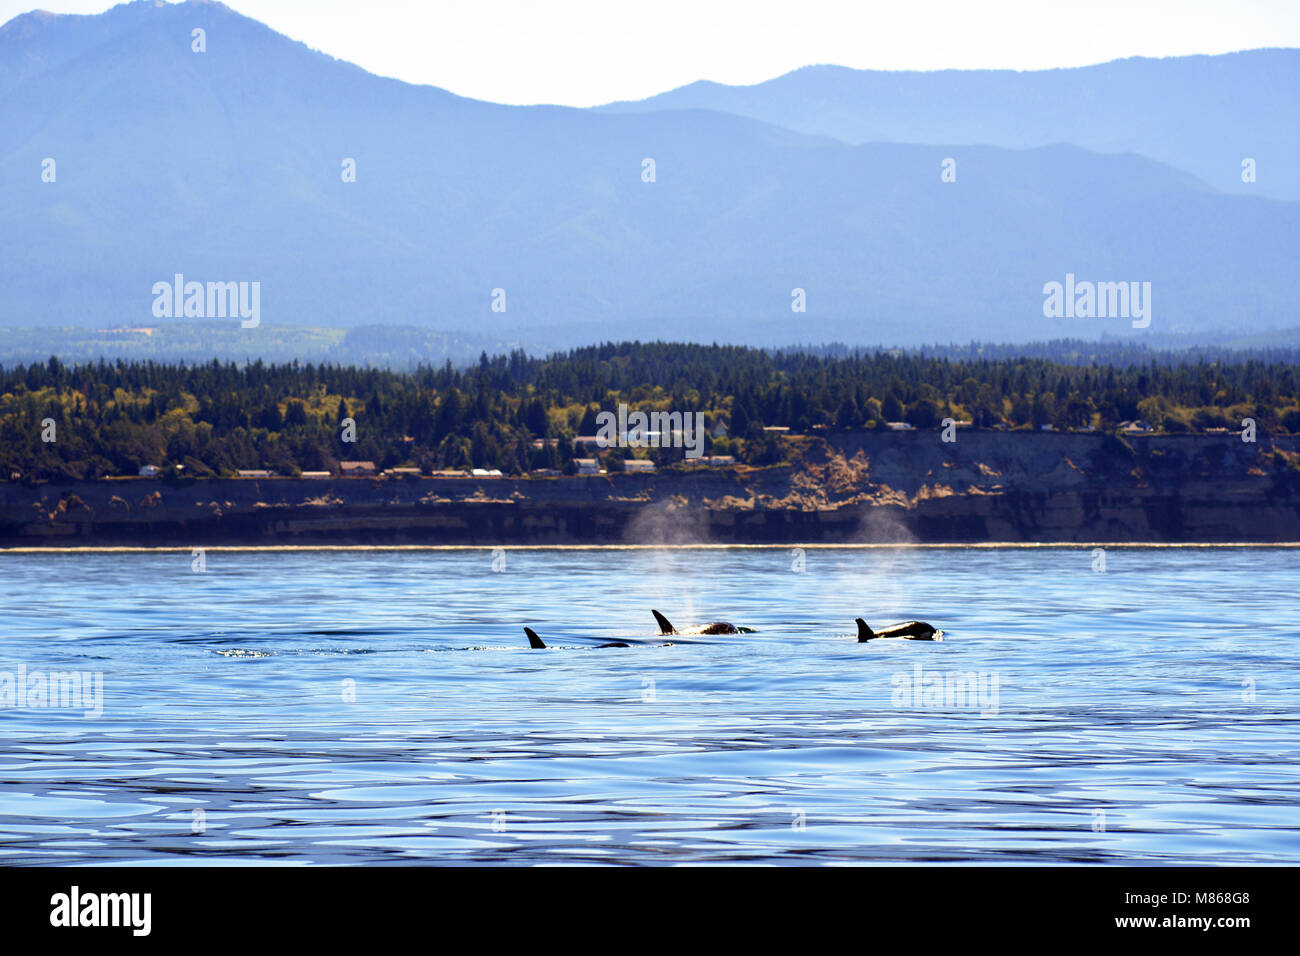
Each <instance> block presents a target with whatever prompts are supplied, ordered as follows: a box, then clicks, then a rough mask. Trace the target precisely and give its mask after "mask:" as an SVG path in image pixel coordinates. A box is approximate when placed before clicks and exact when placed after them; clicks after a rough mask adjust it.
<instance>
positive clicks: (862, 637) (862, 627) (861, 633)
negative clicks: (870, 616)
mask: <svg viewBox="0 0 1300 956" xmlns="http://www.w3.org/2000/svg"><path fill="white" fill-rule="evenodd" d="M854 620H856V621H857V622H858V643H859V644H861V643H862V642H863V641H869V640H871V639H872V638H873V637H875V636H876V632H875V631H873V630H872V629H871V628H869V627H867V622H866V621H864V620H862V618H860V617H859V618H854Z"/></svg>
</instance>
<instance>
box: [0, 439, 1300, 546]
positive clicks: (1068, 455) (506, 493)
mask: <svg viewBox="0 0 1300 956" xmlns="http://www.w3.org/2000/svg"><path fill="white" fill-rule="evenodd" d="M795 442H796V448H797V449H798V451H797V453H796V459H797V460H796V461H795V462H794V463H793V464H789V465H780V466H773V467H768V468H747V467H743V466H742V467H736V468H726V469H718V468H705V467H694V468H692V469H689V470H686V471H682V470H666V471H661V472H658V473H656V474H651V475H630V474H613V475H602V476H599V477H596V476H593V477H564V478H531V479H530V478H517V479H512V478H496V479H471V478H424V479H395V480H378V479H335V480H329V481H319V480H302V479H288V478H279V479H267V480H256V479H239V480H231V479H221V480H208V481H184V482H166V481H158V480H152V479H117V480H108V481H100V482H85V483H79V484H74V485H48V484H47V485H40V486H37V487H29V486H26V485H22V484H18V483H14V482H9V483H5V484H3V485H0V545H2V546H4V547H24V546H27V547H33V546H34V547H41V546H52V547H75V546H81V545H157V546H164V545H165V546H176V547H201V546H205V545H208V546H211V545H220V544H228V545H229V544H249V545H258V544H262V545H266V544H303V545H310V544H375V545H381V544H478V545H496V544H578V543H606V544H612V543H626V544H684V543H694V542H718V543H727V542H737V543H794V542H808V543H816V542H828V543H829V542H845V543H848V542H863V543H866V542H891V541H893V542H904V541H916V542H979V541H1008V542H1123V541H1133V542H1137V541H1144V542H1178V541H1205V542H1216V541H1258V542H1278V541H1300V471H1297V470H1296V469H1295V467H1294V466H1293V465H1292V464H1291V463H1292V462H1293V461H1295V460H1296V458H1297V448H1300V439H1297V438H1295V437H1292V436H1282V437H1279V438H1276V439H1273V438H1270V437H1268V436H1264V435H1261V436H1260V438H1259V441H1258V442H1256V443H1247V442H1243V441H1242V440H1241V439H1240V437H1238V436H1237V435H1232V434H1229V435H1209V436H1206V435H1196V436H1193V435H1187V436H1163V437H1133V438H1127V439H1124V440H1120V439H1117V438H1115V437H1113V436H1103V435H1084V434H1055V433H1024V432H1017V433H1008V432H977V431H969V430H961V431H958V432H957V440H956V441H955V442H952V443H945V442H943V441H941V440H940V434H939V433H938V432H904V433H896V432H883V433H881V432H867V433H843V434H828V435H826V436H825V437H816V438H808V439H802V440H795Z"/></svg>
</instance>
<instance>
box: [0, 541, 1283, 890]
mask: <svg viewBox="0 0 1300 956" xmlns="http://www.w3.org/2000/svg"><path fill="white" fill-rule="evenodd" d="M1104 557H1105V571H1104V572H1101V571H1098V570H1094V568H1095V566H1096V565H1097V558H1096V557H1095V556H1094V554H1093V552H1092V551H1091V550H1090V549H1088V548H1067V549H1057V548H1034V549H1017V548H1007V549H1001V548H997V549H994V548H915V549H913V548H908V549H895V548H880V549H875V548H809V549H807V550H806V551H802V552H796V551H795V550H793V549H791V548H717V549H701V548H685V549H669V550H640V549H518V550H513V549H512V550H506V551H503V552H502V551H499V552H496V553H495V554H494V553H493V552H491V551H488V550H476V549H448V550H403V551H392V550H372V551H333V550H330V551H222V550H210V551H208V552H207V553H206V555H205V566H206V569H205V570H203V571H201V572H200V571H195V570H193V558H192V557H191V554H190V553H189V552H184V553H181V552H169V553H158V552H150V553H138V552H137V553H87V552H77V553H57V554H17V553H8V554H0V585H2V590H0V593H3V605H2V606H3V615H2V617H0V699H2V698H3V694H4V688H5V682H4V674H6V673H8V674H10V675H13V677H12V679H11V680H10V681H9V684H8V686H9V688H10V696H9V698H8V699H7V700H4V701H3V706H0V862H3V863H6V864H18V865H22V864H58V863H80V864H89V863H115V864H124V863H135V862H139V863H152V864H158V863H175V864H208V865H213V864H223V863H236V862H239V863H250V862H253V863H256V862H264V863H276V864H345V863H346V864H362V863H364V864H401V863H485V864H505V863H509V864H564V863H589V862H590V863H630V864H683V863H724V862H746V863H777V864H843V863H877V862H879V863H887V862H888V863H894V862H904V863H929V862H944V863H949V862H969V863H1044V864H1047V863H1056V864H1059V863H1077V862H1096V863H1108V864H1165V863H1168V864H1174V863H1205V864H1231V863H1295V862H1297V861H1300V813H1298V812H1297V806H1298V805H1300V766H1298V761H1297V757H1298V756H1300V746H1298V745H1300V662H1298V659H1300V644H1298V643H1297V640H1298V637H1297V632H1298V630H1300V629H1298V627H1297V614H1296V584H1297V581H1300V574H1298V572H1300V549H1287V548H1275V549H1260V548H1110V549H1107V551H1106V553H1105V555H1104ZM652 607H654V608H658V609H660V610H661V611H663V612H664V613H665V614H667V615H668V617H669V618H671V619H672V620H673V621H674V623H676V624H677V625H678V626H679V627H682V628H685V627H686V626H687V625H690V624H693V623H701V622H705V621H709V620H714V619H724V620H730V621H733V622H735V623H737V624H742V625H747V626H751V627H754V628H756V629H757V631H756V633H754V634H746V635H739V636H716V637H695V638H691V637H679V638H675V639H673V641H674V643H673V645H672V646H663V645H662V641H663V639H661V638H658V637H657V636H656V635H655V633H654V632H655V628H654V625H653V621H652V619H651V616H650V608H652ZM859 615H861V616H863V617H865V618H866V619H867V620H868V622H870V623H872V624H887V623H891V622H893V621H898V620H905V619H909V618H920V619H923V620H928V621H930V622H931V623H933V624H935V625H936V626H938V627H940V628H942V630H943V632H944V635H943V637H944V639H943V640H942V641H938V642H933V643H930V642H918V641H897V640H894V641H886V640H881V641H875V642H871V643H867V644H858V643H857V642H856V640H855V638H854V630H855V629H854V625H853V619H854V617H856V616H859ZM524 624H528V625H531V626H532V627H534V628H535V629H536V630H537V631H538V632H539V633H540V634H541V635H542V637H543V638H544V639H545V640H547V642H548V643H550V644H551V645H552V646H551V647H550V648H548V649H546V650H537V651H534V650H530V649H529V648H528V646H527V641H526V640H525V638H524V635H523V631H522V625H524ZM609 640H624V641H628V642H630V643H633V645H634V646H632V647H629V648H611V649H598V648H595V647H594V646H593V645H595V644H597V643H600V642H602V641H609ZM51 671H59V672H77V673H86V674H92V675H93V674H98V675H101V677H100V678H99V679H102V685H101V686H102V698H101V699H100V700H99V703H98V704H96V702H95V695H94V693H93V690H90V688H93V687H94V686H95V680H96V678H94V677H91V678H88V679H87V681H86V686H87V688H88V690H87V694H86V697H85V699H82V698H78V699H76V700H70V699H61V700H56V701H55V702H56V703H59V704H61V705H63V704H69V705H75V706H59V707H50V706H39V704H40V703H41V698H40V696H39V694H37V695H36V696H34V697H33V696H27V697H24V696H23V695H22V694H21V693H19V692H18V691H17V690H15V685H16V683H17V681H18V675H19V674H22V673H25V674H26V677H27V681H28V685H29V686H28V694H29V695H31V694H32V688H33V687H39V684H40V681H41V680H42V679H43V677H44V675H47V674H48V673H49V672H51ZM33 680H35V682H36V683H35V684H33V683H32V681H33ZM45 702H46V703H49V701H48V699H47V700H46V701H45Z"/></svg>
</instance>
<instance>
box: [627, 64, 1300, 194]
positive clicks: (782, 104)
mask: <svg viewBox="0 0 1300 956" xmlns="http://www.w3.org/2000/svg"><path fill="white" fill-rule="evenodd" d="M602 109H604V110H607V111H611V112H630V111H638V112H640V111H646V110H662V109H711V110H722V111H724V112H728V113H734V114H736V115H738V116H749V117H753V118H754V119H760V120H763V121H765V122H768V123H775V124H777V125H780V126H784V127H786V128H788V129H791V130H798V131H801V132H806V133H814V134H819V135H825V136H833V137H835V138H837V139H840V140H843V141H844V142H847V143H867V142H899V143H932V144H936V145H937V144H942V143H983V144H988V145H992V146H1005V147H1007V148H1010V149H1024V148H1028V147H1034V146H1048V145H1051V144H1053V143H1073V144H1074V145H1076V146H1082V147H1084V148H1085V149H1089V150H1094V151H1097V152H1103V153H1124V152H1131V153H1138V154H1139V155H1142V156H1146V157H1149V158H1151V159H1156V160H1159V161H1161V162H1164V163H1168V164H1169V165H1171V166H1176V167H1178V168H1180V169H1184V170H1187V171H1188V172H1191V173H1194V174H1195V175H1197V176H1199V177H1200V178H1202V179H1204V180H1205V181H1206V182H1207V183H1209V184H1211V185H1212V186H1214V187H1216V188H1218V189H1223V190H1228V191H1235V192H1244V193H1251V194H1254V195H1261V196H1271V197H1276V198H1282V199H1300V123H1298V122H1297V118H1298V117H1300V50H1294V49H1275V50H1251V51H1248V52H1243V53H1229V54H1224V55H1220V56H1183V57H1169V58H1166V59H1148V58H1141V57H1135V58H1133V59H1127V60H1116V61H1114V62H1111V63H1103V64H1100V65H1097V66H1088V67H1081V68H1077V69H1060V70H1037V71H1024V72H1021V71H1016V70H940V71H934V72H913V71H879V70H851V69H848V68H846V67H840V66H813V67H806V68H804V69H801V70H796V71H794V72H793V73H787V74H785V75H784V76H780V77H777V78H776V79H773V80H769V81H767V82H765V83H759V84H756V85H754V86H723V85H721V84H718V83H711V82H707V81H702V82H698V83H692V84H690V85H689V86H683V87H681V88H679V89H676V90H672V91H670V92H667V93H662V94H660V95H658V96H653V97H651V98H649V99H647V100H641V101H639V102H633V103H614V104H610V105H609V106H606V107H603V108H602ZM1244 157H1251V158H1253V159H1254V160H1255V161H1256V166H1257V170H1256V172H1257V180H1256V182H1255V183H1253V184H1246V183H1243V182H1242V179H1241V172H1242V167H1241V163H1242V159H1243V158H1244Z"/></svg>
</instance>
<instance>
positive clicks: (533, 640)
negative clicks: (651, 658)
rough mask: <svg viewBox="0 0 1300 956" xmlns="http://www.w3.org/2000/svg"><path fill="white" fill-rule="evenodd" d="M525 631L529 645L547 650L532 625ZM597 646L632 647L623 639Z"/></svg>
mask: <svg viewBox="0 0 1300 956" xmlns="http://www.w3.org/2000/svg"><path fill="white" fill-rule="evenodd" d="M524 633H525V634H527V635H528V646H529V647H531V648H532V649H533V650H535V651H544V650H546V644H545V642H544V641H543V640H542V639H541V638H540V637H538V636H537V632H536V631H534V630H533V629H532V628H531V627H526V628H524ZM596 646H597V647H631V646H632V645H631V644H624V643H623V642H622V641H610V642H609V643H608V644H597V645H596Z"/></svg>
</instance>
